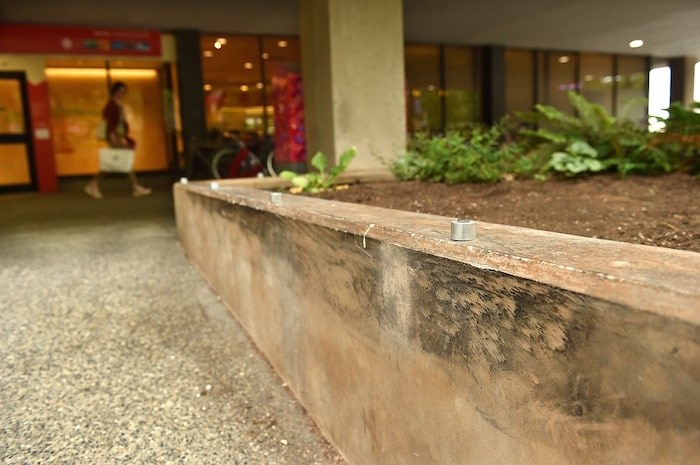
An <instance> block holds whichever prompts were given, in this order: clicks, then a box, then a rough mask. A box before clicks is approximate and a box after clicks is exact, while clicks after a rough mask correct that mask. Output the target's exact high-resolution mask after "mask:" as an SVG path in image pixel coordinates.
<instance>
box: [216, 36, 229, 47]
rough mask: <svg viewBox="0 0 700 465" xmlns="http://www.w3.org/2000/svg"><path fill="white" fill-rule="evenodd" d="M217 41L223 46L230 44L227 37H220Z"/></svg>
mask: <svg viewBox="0 0 700 465" xmlns="http://www.w3.org/2000/svg"><path fill="white" fill-rule="evenodd" d="M216 41H217V42H218V43H220V44H221V45H226V43H227V42H228V40H226V37H219V38H218V39H216Z"/></svg>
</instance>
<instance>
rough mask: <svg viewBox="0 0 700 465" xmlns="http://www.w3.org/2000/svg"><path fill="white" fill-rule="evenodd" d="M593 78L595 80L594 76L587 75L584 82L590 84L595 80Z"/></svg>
mask: <svg viewBox="0 0 700 465" xmlns="http://www.w3.org/2000/svg"><path fill="white" fill-rule="evenodd" d="M593 78H594V76H593V75H592V74H586V75H585V76H584V77H583V80H584V81H588V82H590V81H592V80H593Z"/></svg>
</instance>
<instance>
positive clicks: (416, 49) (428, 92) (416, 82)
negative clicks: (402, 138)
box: [405, 45, 443, 133]
mask: <svg viewBox="0 0 700 465" xmlns="http://www.w3.org/2000/svg"><path fill="white" fill-rule="evenodd" d="M405 62H406V92H407V96H406V104H407V106H408V108H407V115H408V130H409V132H412V133H413V132H433V133H435V132H441V131H442V128H443V127H442V126H443V125H442V110H441V104H440V100H441V99H440V97H441V96H440V90H441V89H440V49H439V47H438V46H437V45H406V49H405Z"/></svg>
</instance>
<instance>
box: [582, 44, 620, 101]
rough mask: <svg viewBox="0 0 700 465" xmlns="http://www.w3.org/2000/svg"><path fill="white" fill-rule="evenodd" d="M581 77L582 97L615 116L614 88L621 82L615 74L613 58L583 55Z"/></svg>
mask: <svg viewBox="0 0 700 465" xmlns="http://www.w3.org/2000/svg"><path fill="white" fill-rule="evenodd" d="M579 76H580V78H579V82H580V86H581V95H582V96H583V97H584V98H585V99H586V100H588V101H589V102H591V103H595V104H598V105H600V106H602V107H603V108H605V110H606V111H607V112H608V113H609V114H613V113H614V108H613V86H614V85H615V82H616V81H619V80H620V77H619V76H616V75H615V73H614V72H613V56H612V55H604V54H599V53H582V54H581V67H580V73H579Z"/></svg>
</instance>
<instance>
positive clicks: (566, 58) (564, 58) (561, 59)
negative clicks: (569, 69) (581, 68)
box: [559, 55, 570, 64]
mask: <svg viewBox="0 0 700 465" xmlns="http://www.w3.org/2000/svg"><path fill="white" fill-rule="evenodd" d="M569 59H570V58H569V57H568V56H566V55H562V56H560V57H559V63H561V64H564V63H568V62H569Z"/></svg>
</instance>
